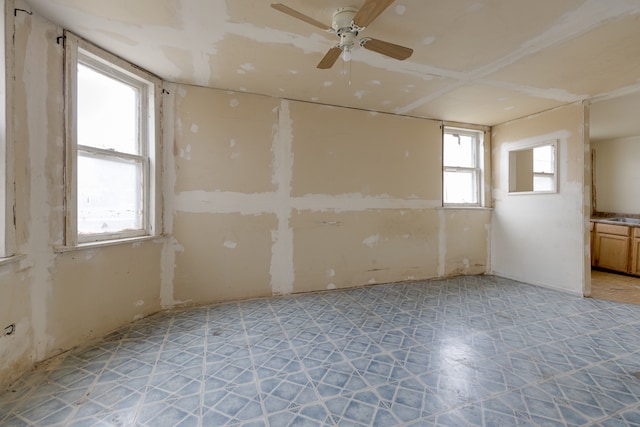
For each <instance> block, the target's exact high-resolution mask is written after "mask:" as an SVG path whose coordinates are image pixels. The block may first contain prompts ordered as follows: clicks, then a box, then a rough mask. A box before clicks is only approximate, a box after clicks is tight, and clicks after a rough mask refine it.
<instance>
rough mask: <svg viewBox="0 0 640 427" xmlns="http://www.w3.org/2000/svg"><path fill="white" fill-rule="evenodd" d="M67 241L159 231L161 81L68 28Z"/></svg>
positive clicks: (138, 235)
mask: <svg viewBox="0 0 640 427" xmlns="http://www.w3.org/2000/svg"><path fill="white" fill-rule="evenodd" d="M65 46H66V50H67V54H66V60H67V64H66V71H67V96H66V100H67V114H68V115H69V116H68V120H67V136H68V141H67V147H68V153H67V168H66V173H67V183H68V188H67V227H68V230H67V236H66V237H67V241H68V244H71V245H73V244H77V243H88V242H93V241H102V240H114V239H121V238H131V237H140V236H146V235H152V234H154V231H155V229H156V226H155V200H156V198H155V178H156V172H157V168H156V165H155V151H156V145H157V144H156V134H157V132H156V126H157V118H156V115H157V110H158V108H157V105H156V100H157V89H158V88H159V81H158V80H157V79H156V78H155V77H154V76H151V75H149V74H147V73H145V72H143V71H141V70H139V69H137V68H135V67H133V66H131V65H130V64H127V63H126V62H124V61H122V60H120V59H119V58H116V57H114V56H112V55H110V54H108V53H106V52H104V51H102V50H100V49H98V48H96V47H94V46H91V45H89V44H88V43H86V42H84V41H82V40H81V39H78V38H76V37H74V36H73V35H71V34H67V38H66V45H65Z"/></svg>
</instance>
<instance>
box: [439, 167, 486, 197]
mask: <svg viewBox="0 0 640 427" xmlns="http://www.w3.org/2000/svg"><path fill="white" fill-rule="evenodd" d="M443 180H444V201H445V203H478V199H477V192H476V188H477V183H476V173H475V172H473V171H456V172H445V173H444V176H443Z"/></svg>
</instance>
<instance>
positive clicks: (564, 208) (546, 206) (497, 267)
mask: <svg viewBox="0 0 640 427" xmlns="http://www.w3.org/2000/svg"><path fill="white" fill-rule="evenodd" d="M584 117H585V116H584V107H583V105H582V104H581V103H576V104H571V105H568V106H565V107H561V108H557V109H554V110H551V111H548V112H545V113H540V114H537V115H534V116H531V117H527V118H524V119H521V120H516V121H513V122H509V123H506V124H503V125H499V126H496V127H494V128H493V138H492V144H493V146H492V159H493V168H492V170H493V184H494V189H493V195H494V212H493V219H492V225H491V233H492V237H491V260H492V269H493V272H494V273H495V274H497V275H501V276H506V277H511V278H514V279H517V280H522V281H525V282H528V283H534V284H539V285H543V286H548V287H552V288H556V289H561V290H565V291H569V292H572V293H576V294H582V293H583V284H584V280H585V278H584V275H585V269H584V265H585V260H586V258H585V257H586V255H585V247H586V245H588V240H585V236H586V221H585V215H586V211H585V209H586V208H585V206H588V203H587V204H585V200H584V197H585V196H584V194H585V192H584V171H585V169H584V158H585V137H586V135H585V120H584ZM554 139H557V140H558V150H557V156H558V193H555V194H531V193H525V194H508V183H509V176H508V175H509V174H508V172H509V164H508V159H509V150H511V149H517V148H520V147H522V146H526V145H527V144H531V143H535V142H544V141H549V140H554ZM585 242H586V245H585ZM587 253H588V252H587Z"/></svg>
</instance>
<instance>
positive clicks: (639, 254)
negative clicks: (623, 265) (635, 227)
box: [630, 237, 640, 276]
mask: <svg viewBox="0 0 640 427" xmlns="http://www.w3.org/2000/svg"><path fill="white" fill-rule="evenodd" d="M630 273H631V274H635V275H636V276H640V237H634V238H633V241H632V242H631V271H630Z"/></svg>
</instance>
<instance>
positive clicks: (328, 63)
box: [317, 47, 342, 70]
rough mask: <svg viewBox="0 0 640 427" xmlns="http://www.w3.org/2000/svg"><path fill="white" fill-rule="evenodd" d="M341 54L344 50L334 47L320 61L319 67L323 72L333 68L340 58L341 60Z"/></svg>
mask: <svg viewBox="0 0 640 427" xmlns="http://www.w3.org/2000/svg"><path fill="white" fill-rule="evenodd" d="M341 53H342V49H340V48H339V47H332V48H331V49H329V51H328V52H327V53H326V54H325V55H324V57H323V58H322V59H321V60H320V62H319V63H318V65H317V67H318V68H320V69H323V70H326V69H327V68H331V67H333V64H335V63H336V61H337V60H338V58H340V54H341Z"/></svg>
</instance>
